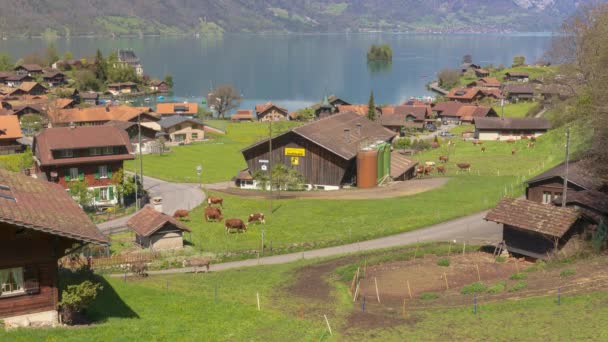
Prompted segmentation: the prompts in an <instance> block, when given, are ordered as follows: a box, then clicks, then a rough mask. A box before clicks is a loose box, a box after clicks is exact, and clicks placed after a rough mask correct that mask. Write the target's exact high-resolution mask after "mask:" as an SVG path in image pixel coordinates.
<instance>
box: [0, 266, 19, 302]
mask: <svg viewBox="0 0 608 342" xmlns="http://www.w3.org/2000/svg"><path fill="white" fill-rule="evenodd" d="M20 293H25V289H24V287H23V268H22V267H15V268H5V269H2V270H0V297H3V296H10V295H14V294H20Z"/></svg>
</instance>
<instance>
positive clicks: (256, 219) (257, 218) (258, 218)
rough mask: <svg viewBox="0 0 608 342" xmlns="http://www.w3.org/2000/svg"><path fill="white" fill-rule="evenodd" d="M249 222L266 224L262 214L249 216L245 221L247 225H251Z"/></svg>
mask: <svg viewBox="0 0 608 342" xmlns="http://www.w3.org/2000/svg"><path fill="white" fill-rule="evenodd" d="M251 222H258V223H263V224H266V219H265V218H264V214H262V213H257V214H250V215H249V220H247V223H251Z"/></svg>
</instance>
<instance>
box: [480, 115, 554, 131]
mask: <svg viewBox="0 0 608 342" xmlns="http://www.w3.org/2000/svg"><path fill="white" fill-rule="evenodd" d="M475 128H477V129H481V130H484V129H491V130H507V131H508V130H513V129H516V130H548V129H550V128H551V123H550V122H549V120H547V119H545V118H475Z"/></svg>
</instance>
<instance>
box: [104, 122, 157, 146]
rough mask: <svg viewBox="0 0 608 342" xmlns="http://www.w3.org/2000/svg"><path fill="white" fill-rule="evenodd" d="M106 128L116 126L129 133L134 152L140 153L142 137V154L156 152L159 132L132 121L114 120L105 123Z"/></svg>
mask: <svg viewBox="0 0 608 342" xmlns="http://www.w3.org/2000/svg"><path fill="white" fill-rule="evenodd" d="M105 125H106V126H114V127H117V128H120V129H122V130H123V131H125V132H127V134H128V135H129V140H130V141H131V145H132V146H133V152H135V153H139V140H140V135H141V147H142V151H141V152H142V153H144V154H147V153H152V152H154V151H155V147H156V146H157V144H156V138H157V134H158V132H157V131H155V130H154V129H152V128H150V127H146V126H144V125H143V124H142V125H141V127H140V125H138V124H137V122H131V121H117V120H112V121H108V122H106V123H105Z"/></svg>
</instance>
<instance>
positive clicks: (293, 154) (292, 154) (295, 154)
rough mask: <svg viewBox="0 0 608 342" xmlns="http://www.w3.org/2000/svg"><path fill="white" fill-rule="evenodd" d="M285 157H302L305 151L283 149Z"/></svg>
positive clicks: (300, 149) (291, 148) (301, 149)
mask: <svg viewBox="0 0 608 342" xmlns="http://www.w3.org/2000/svg"><path fill="white" fill-rule="evenodd" d="M285 155H286V156H289V157H304V156H306V150H305V149H303V148H295V147H285Z"/></svg>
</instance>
